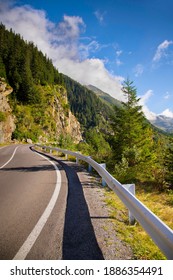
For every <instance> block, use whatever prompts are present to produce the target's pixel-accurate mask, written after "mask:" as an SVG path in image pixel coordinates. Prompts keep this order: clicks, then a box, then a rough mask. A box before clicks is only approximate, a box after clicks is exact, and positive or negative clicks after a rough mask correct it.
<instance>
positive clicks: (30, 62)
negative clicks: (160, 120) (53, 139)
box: [0, 24, 173, 190]
mask: <svg viewBox="0 0 173 280" xmlns="http://www.w3.org/2000/svg"><path fill="white" fill-rule="evenodd" d="M0 77H4V78H5V79H6V81H7V82H8V83H9V84H10V86H11V87H13V90H14V91H13V94H12V101H13V102H12V104H15V106H14V111H15V113H16V117H17V114H19V115H20V122H21V123H22V122H23V123H22V125H19V123H18V126H17V129H18V131H16V133H15V136H16V137H19V138H20V137H21V135H23V134H22V129H23V128H25V130H27V125H28V126H29V125H31V122H30V118H31V116H32V121H33V125H35V124H36V125H37V124H39V127H40V130H41V125H42V127H50V128H49V132H51V131H52V130H55V127H54V126H55V125H54V124H52V123H51V120H49V119H48V118H45V116H44V112H45V110H46V106H47V105H46V104H49V103H50V102H49V93H48V92H47V93H46V90H47V91H49V90H48V85H51V95H50V96H51V97H50V98H52V96H53V95H54V93H53V90H54V89H53V86H54V85H57V84H58V85H61V86H62V87H64V88H65V89H66V90H67V96H68V102H69V106H70V109H71V111H72V112H73V113H74V114H75V116H76V117H77V118H78V120H79V122H80V124H81V127H82V130H83V137H84V139H85V141H83V142H82V143H79V144H78V147H77V148H78V149H79V150H81V151H82V152H84V153H86V154H89V155H92V156H93V157H94V158H95V159H96V160H98V161H103V160H104V161H106V162H107V166H108V168H109V170H110V171H111V172H112V174H113V175H114V176H115V177H116V178H117V179H118V180H120V181H121V182H122V183H125V182H128V183H131V182H140V183H141V184H146V185H147V184H150V185H152V186H155V187H156V188H157V189H159V190H165V189H173V141H172V138H171V137H169V136H167V135H164V134H162V133H160V132H158V131H157V130H156V129H154V128H153V126H151V124H150V123H149V122H148V121H147V120H146V118H145V116H144V114H143V112H142V108H141V106H139V99H138V98H137V90H136V88H135V87H134V85H133V82H131V81H130V80H128V79H127V80H126V81H125V82H124V84H123V92H124V95H125V96H126V102H124V103H122V106H112V108H110V106H107V105H106V104H105V103H103V102H102V101H101V100H100V99H99V98H98V97H97V96H96V95H95V94H94V93H93V92H92V91H91V90H89V89H87V88H86V87H84V86H82V85H80V84H79V83H77V82H76V81H74V80H72V79H70V78H69V77H67V76H65V75H63V74H61V73H59V72H58V70H57V69H56V68H55V67H54V66H53V64H52V61H51V60H50V59H49V58H48V57H47V56H46V55H44V54H43V53H42V52H41V51H39V50H38V48H37V47H36V46H35V45H34V44H33V43H32V42H26V41H24V40H23V39H22V38H21V36H20V35H18V34H15V33H14V32H13V31H12V30H10V31H8V30H6V28H5V26H4V25H2V24H1V25H0ZM43 88H44V89H43ZM46 88H47V89H46ZM16 104H17V106H18V107H16ZM40 104H42V106H40ZM19 105H20V106H19ZM21 106H23V107H21ZM29 106H30V107H29ZM39 108H40V109H39ZM41 108H42V109H41ZM27 110H28V112H29V113H28V116H29V117H28V120H27V122H28V124H27V123H24V122H25V120H26V117H25V116H24V115H25V113H27ZM39 110H41V111H40V112H41V113H40V114H39ZM32 112H35V113H34V115H35V116H36V117H33V115H32ZM22 114H23V117H21V116H22ZM40 115H41V116H42V119H40V117H39V116H40ZM43 116H44V117H43ZM1 119H2V117H1ZM1 119H0V121H2V120H1ZM44 120H45V121H44ZM43 122H47V124H45V123H43ZM36 128H37V126H36ZM39 133H40V132H39V130H38V129H35V130H34V135H33V138H34V140H37V139H38V137H39ZM61 142H62V141H61ZM63 142H64V143H66V145H67V143H69V141H63ZM66 148H67V147H66Z"/></svg>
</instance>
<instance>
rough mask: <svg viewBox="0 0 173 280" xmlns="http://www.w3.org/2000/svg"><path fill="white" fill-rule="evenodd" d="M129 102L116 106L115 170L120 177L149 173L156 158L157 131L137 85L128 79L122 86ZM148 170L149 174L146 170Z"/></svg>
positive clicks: (132, 176)
mask: <svg viewBox="0 0 173 280" xmlns="http://www.w3.org/2000/svg"><path fill="white" fill-rule="evenodd" d="M122 90H123V92H124V95H125V98H126V102H124V103H123V105H122V107H119V108H117V107H116V108H115V114H114V116H113V122H112V126H113V130H114V139H113V145H112V146H113V150H114V160H115V170H116V172H117V174H116V175H117V176H119V177H120V178H119V179H120V180H124V181H129V180H135V179H142V177H145V176H146V177H148V176H149V174H150V172H149V170H148V169H149V166H150V165H149V162H151V160H152V153H151V151H152V146H153V131H152V130H151V128H150V126H149V125H148V123H147V121H146V119H145V117H144V114H143V112H142V107H141V106H140V105H139V100H140V99H139V98H137V91H136V88H135V87H134V86H133V82H131V81H129V80H128V79H127V80H126V81H125V82H124V83H123V88H122ZM144 173H145V174H144Z"/></svg>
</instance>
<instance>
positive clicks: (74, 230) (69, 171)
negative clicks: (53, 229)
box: [39, 152, 104, 260]
mask: <svg viewBox="0 0 173 280" xmlns="http://www.w3.org/2000/svg"><path fill="white" fill-rule="evenodd" d="M39 153H40V154H43V153H41V152H39ZM46 156H47V157H48V158H50V159H52V160H53V161H56V162H58V163H59V164H60V165H61V166H62V167H63V169H64V170H65V172H66V176H67V179H68V197H67V206H66V213H65V222H64V234H63V248H62V259H63V260H103V259H104V257H103V254H102V252H101V250H100V248H99V246H98V243H97V240H96V237H95V233H94V229H93V226H92V223H91V218H90V214H89V210H88V206H87V203H86V200H85V197H84V193H83V189H82V185H81V183H80V181H79V178H78V176H77V173H76V172H75V170H74V169H73V168H71V167H69V166H68V165H67V164H65V163H64V162H62V161H60V160H58V159H56V158H55V157H53V156H49V155H46Z"/></svg>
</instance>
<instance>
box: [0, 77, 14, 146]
mask: <svg viewBox="0 0 173 280" xmlns="http://www.w3.org/2000/svg"><path fill="white" fill-rule="evenodd" d="M12 91H13V90H12V88H11V87H9V86H8V85H7V84H6V83H5V82H4V79H0V143H4V142H9V141H10V140H11V135H12V133H13V131H14V130H15V118H14V116H13V115H12V109H11V107H10V105H9V103H8V95H9V94H10V93H12Z"/></svg>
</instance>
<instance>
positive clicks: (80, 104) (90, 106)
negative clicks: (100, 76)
mask: <svg viewBox="0 0 173 280" xmlns="http://www.w3.org/2000/svg"><path fill="white" fill-rule="evenodd" d="M63 79H64V84H65V87H66V89H67V96H68V100H69V103H70V109H71V111H72V113H74V115H75V116H76V117H77V119H78V121H79V122H80V124H81V125H82V127H83V128H84V129H85V130H86V129H88V128H90V127H96V126H98V125H99V123H100V122H101V125H102V127H103V126H104V124H103V121H102V120H103V119H104V120H107V119H108V117H109V115H110V107H109V106H108V105H106V104H103V102H102V101H101V100H100V99H99V98H98V97H97V96H96V95H95V94H94V93H93V92H91V91H90V90H89V89H87V88H86V87H84V86H82V85H81V84H79V83H77V82H76V81H74V80H72V79H70V78H69V77H67V76H65V75H63ZM102 117H103V119H102Z"/></svg>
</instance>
